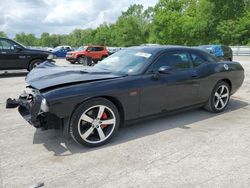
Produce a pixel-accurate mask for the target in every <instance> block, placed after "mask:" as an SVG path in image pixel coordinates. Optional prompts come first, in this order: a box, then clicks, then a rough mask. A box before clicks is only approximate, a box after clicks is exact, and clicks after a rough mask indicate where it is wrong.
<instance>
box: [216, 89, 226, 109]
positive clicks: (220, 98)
mask: <svg viewBox="0 0 250 188" xmlns="http://www.w3.org/2000/svg"><path fill="white" fill-rule="evenodd" d="M229 95H230V94H229V89H228V87H227V86H226V85H221V86H220V87H218V89H217V90H216V92H215V94H214V107H215V108H216V109H217V110H222V109H224V108H225V107H226V106H227V103H228V101H229Z"/></svg>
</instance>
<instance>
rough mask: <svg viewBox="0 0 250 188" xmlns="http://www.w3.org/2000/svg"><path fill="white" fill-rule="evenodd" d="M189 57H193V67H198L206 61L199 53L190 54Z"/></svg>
mask: <svg viewBox="0 0 250 188" xmlns="http://www.w3.org/2000/svg"><path fill="white" fill-rule="evenodd" d="M191 57H192V59H193V64H194V67H198V66H200V65H202V64H204V63H207V61H206V59H204V57H202V56H201V55H198V54H191Z"/></svg>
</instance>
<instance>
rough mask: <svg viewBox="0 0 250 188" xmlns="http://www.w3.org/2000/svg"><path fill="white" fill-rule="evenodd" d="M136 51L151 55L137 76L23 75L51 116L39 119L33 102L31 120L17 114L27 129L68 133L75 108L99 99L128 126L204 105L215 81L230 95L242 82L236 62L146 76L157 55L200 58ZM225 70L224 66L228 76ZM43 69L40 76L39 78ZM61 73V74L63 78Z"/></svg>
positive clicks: (55, 71)
mask: <svg viewBox="0 0 250 188" xmlns="http://www.w3.org/2000/svg"><path fill="white" fill-rule="evenodd" d="M137 49H138V47H137ZM140 49H141V50H142V51H146V52H152V54H153V57H152V58H151V59H150V62H149V64H148V66H145V67H144V69H143V70H142V71H141V73H139V74H138V75H122V74H121V75H119V74H117V75H114V74H109V73H107V72H92V73H91V72H90V73H86V72H85V70H84V69H83V68H82V69H81V70H79V69H78V70H75V69H74V68H72V69H70V68H69V69H66V68H59V67H54V68H53V67H49V68H46V66H45V67H43V66H44V65H41V67H38V68H36V69H34V70H33V71H32V72H31V73H30V75H28V77H27V82H28V84H29V85H30V87H31V88H34V89H38V90H39V92H40V94H41V96H42V97H44V98H46V100H47V103H48V106H49V109H50V111H49V113H42V114H40V113H39V108H38V106H39V105H40V103H41V100H38V101H37V102H36V103H37V104H36V107H31V109H32V108H33V110H31V111H32V115H30V113H29V112H28V111H29V110H27V108H24V107H23V106H20V107H19V111H20V113H21V114H22V115H23V116H25V118H26V119H28V121H29V122H30V119H31V118H32V121H31V122H30V123H31V124H35V125H36V127H43V128H45V129H50V128H58V127H61V126H64V128H65V129H66V130H68V129H67V127H68V126H69V119H70V117H71V114H72V113H73V112H74V110H75V109H76V107H77V106H79V105H80V104H81V103H83V102H84V101H86V100H89V99H91V98H95V97H103V98H106V99H108V100H110V101H112V102H113V103H114V104H115V105H116V106H117V107H118V109H119V112H120V113H121V115H123V119H124V120H125V121H128V120H134V119H138V118H142V117H145V116H148V115H153V114H158V113H161V112H170V111H173V110H177V109H181V108H186V107H190V106H195V105H202V104H205V103H206V102H207V101H208V98H209V96H210V94H211V92H212V90H213V88H214V87H215V85H216V83H217V82H218V81H220V80H225V81H226V82H228V83H229V85H230V86H231V94H233V93H235V92H236V91H237V90H238V89H239V88H240V86H241V85H242V83H243V80H244V70H243V68H242V66H241V65H240V64H239V63H237V62H210V63H206V64H202V65H201V66H199V67H196V68H190V69H187V70H179V71H173V72H171V73H170V74H159V73H157V72H148V71H147V70H148V67H149V66H150V65H151V64H153V63H154V62H155V61H156V60H157V58H158V57H159V56H160V55H161V54H162V53H167V52H170V51H179V50H182V51H185V52H188V53H189V52H197V53H205V52H200V51H199V50H197V49H191V48H182V47H140ZM208 55H209V54H208ZM225 65H228V70H226V68H225ZM42 69H45V71H43V72H42ZM62 70H65V72H64V74H65V76H63V74H62V72H61V71H62ZM38 71H41V72H40V75H38V74H35V72H37V73H38ZM67 71H68V73H67ZM66 75H67V76H66ZM47 76H48V77H47ZM57 78H60V79H57ZM43 81H44V83H43ZM38 83H39V84H38ZM24 111H25V113H24ZM36 114H37V115H36ZM51 119H53V121H52V120H51ZM51 122H57V125H52V123H51ZM59 124H60V125H59Z"/></svg>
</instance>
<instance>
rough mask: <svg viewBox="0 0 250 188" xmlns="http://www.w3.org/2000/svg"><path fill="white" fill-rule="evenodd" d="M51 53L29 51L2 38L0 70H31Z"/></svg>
mask: <svg viewBox="0 0 250 188" xmlns="http://www.w3.org/2000/svg"><path fill="white" fill-rule="evenodd" d="M49 55H52V54H51V53H50V52H48V51H45V50H35V49H29V48H26V47H25V46H23V45H22V44H19V43H17V42H16V41H13V40H11V39H8V38H0V70H6V69H27V70H29V71H30V70H31V69H33V68H34V67H35V66H37V65H38V64H40V63H42V62H44V61H45V60H46V59H47V58H48V56H49Z"/></svg>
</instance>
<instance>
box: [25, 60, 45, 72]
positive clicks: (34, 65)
mask: <svg viewBox="0 0 250 188" xmlns="http://www.w3.org/2000/svg"><path fill="white" fill-rule="evenodd" d="M42 62H43V60H41V59H35V60H33V61H31V62H30V64H29V67H28V71H31V70H32V69H33V68H35V67H36V66H37V65H39V64H40V63H42Z"/></svg>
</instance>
